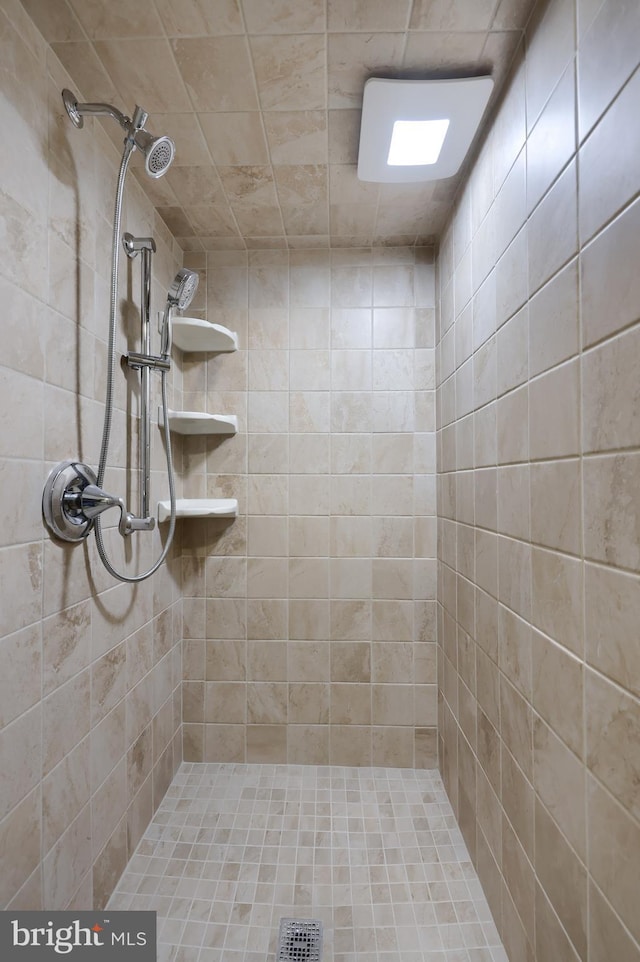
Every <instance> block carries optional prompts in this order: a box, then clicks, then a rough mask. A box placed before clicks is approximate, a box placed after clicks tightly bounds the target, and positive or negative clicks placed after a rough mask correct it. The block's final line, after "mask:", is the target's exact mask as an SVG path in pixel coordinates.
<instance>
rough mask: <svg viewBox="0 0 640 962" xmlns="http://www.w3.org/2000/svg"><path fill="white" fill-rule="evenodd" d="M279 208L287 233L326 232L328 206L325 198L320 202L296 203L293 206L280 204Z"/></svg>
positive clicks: (298, 234)
mask: <svg viewBox="0 0 640 962" xmlns="http://www.w3.org/2000/svg"><path fill="white" fill-rule="evenodd" d="M281 208H282V219H283V221H284V229H285V231H286V232H287V235H293V236H300V235H306V236H309V235H311V234H326V233H327V231H328V230H329V207H328V205H327V203H326V200H325V201H324V202H323V203H321V204H298V205H297V206H295V207H288V206H287V205H286V204H281Z"/></svg>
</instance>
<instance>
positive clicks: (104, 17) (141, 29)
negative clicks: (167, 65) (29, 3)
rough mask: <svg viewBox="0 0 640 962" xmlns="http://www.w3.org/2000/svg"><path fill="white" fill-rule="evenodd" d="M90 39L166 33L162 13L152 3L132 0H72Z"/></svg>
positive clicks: (73, 7) (156, 35)
mask: <svg viewBox="0 0 640 962" xmlns="http://www.w3.org/2000/svg"><path fill="white" fill-rule="evenodd" d="M69 4H70V6H71V7H72V9H73V11H74V12H75V15H76V16H77V18H78V20H79V21H80V23H81V24H82V26H83V28H84V29H85V31H86V33H87V36H88V37H89V38H90V39H91V40H109V39H111V38H113V37H163V36H164V30H163V28H162V23H161V21H160V17H159V16H158V14H157V13H156V10H155V7H154V6H153V4H151V3H137V4H135V5H134V4H132V3H131V2H130V0H109V2H108V3H105V2H104V0H69Z"/></svg>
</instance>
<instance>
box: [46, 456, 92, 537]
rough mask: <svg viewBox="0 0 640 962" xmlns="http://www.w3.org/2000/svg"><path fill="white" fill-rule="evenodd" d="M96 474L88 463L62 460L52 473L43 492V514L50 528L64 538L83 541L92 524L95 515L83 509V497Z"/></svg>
mask: <svg viewBox="0 0 640 962" xmlns="http://www.w3.org/2000/svg"><path fill="white" fill-rule="evenodd" d="M97 480H98V479H97V477H96V474H95V472H94V471H93V469H92V468H90V467H89V465H88V464H83V463H82V462H81V461H61V462H60V464H57V465H56V466H55V468H54V469H53V470H52V471H51V473H50V474H49V477H48V478H47V480H46V482H45V485H44V491H43V493H42V514H43V516H44V520H45V522H46V524H47V527H48V528H49V530H50V531H51V532H52V534H54V535H55V536H56V537H57V538H61V539H62V541H82V540H83V539H84V538H86V537H87V536H88V535H89V533H90V532H91V529H92V528H93V518H90V517H87V515H86V514H85V513H84V511H83V510H82V506H81V504H80V498H81V496H82V492H83V491H84V490H85V488H88V487H90V486H91V485H95V484H96V482H97Z"/></svg>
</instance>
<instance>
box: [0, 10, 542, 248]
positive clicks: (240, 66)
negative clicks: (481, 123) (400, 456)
mask: <svg viewBox="0 0 640 962" xmlns="http://www.w3.org/2000/svg"><path fill="white" fill-rule="evenodd" d="M12 2H16V0H12ZM535 2H536V0H22V3H23V6H24V8H25V10H26V11H27V12H28V13H30V14H31V16H32V17H33V19H34V21H35V23H36V26H39V27H40V29H41V30H42V31H43V33H44V35H45V38H46V39H48V40H49V42H51V43H52V49H53V51H54V53H55V54H57V55H58V57H59V58H60V60H61V62H62V67H63V68H64V69H66V71H67V72H68V74H69V75H70V77H71V78H72V84H73V86H74V88H75V89H76V90H77V93H78V96H79V99H80V100H89V101H106V102H109V103H113V104H114V105H115V106H116V107H118V108H119V109H121V110H123V111H124V112H125V113H129V114H130V113H131V111H132V109H133V106H134V104H135V103H141V104H142V105H143V106H144V108H145V109H146V110H148V111H149V113H150V118H149V129H150V130H151V131H152V132H153V133H156V134H162V133H167V134H168V135H169V136H170V137H172V139H173V140H174V141H175V143H176V160H175V163H174V166H173V167H172V168H171V170H170V171H169V173H168V175H167V176H166V177H165V178H161V179H160V180H158V181H151V180H150V179H149V178H148V177H146V175H145V173H144V170H143V168H142V158H141V155H140V154H139V153H138V152H137V151H136V152H135V153H134V156H133V159H132V172H133V174H134V176H135V177H136V181H137V183H139V184H140V186H141V187H142V188H143V189H144V190H145V191H146V192H147V194H148V196H149V198H150V200H151V202H152V203H153V204H154V205H155V206H156V208H157V211H158V215H161V216H162V225H163V227H162V230H163V231H165V230H168V229H171V230H172V231H173V233H174V236H175V237H176V238H177V239H178V242H179V243H180V244H181V245H182V247H183V248H184V249H185V250H195V251H201V250H203V249H207V250H220V251H228V252H230V253H229V254H227V255H226V256H236V255H235V253H233V254H232V253H231V252H236V251H240V252H244V251H245V250H246V248H247V245H249V247H257V248H260V250H262V251H264V250H265V249H266V248H274V249H275V248H280V249H284V248H286V247H288V248H290V249H291V248H296V247H300V248H302V249H305V248H309V247H323V248H324V247H326V245H327V244H329V243H331V245H333V246H335V247H337V248H339V249H340V252H341V253H343V252H344V249H345V248H347V247H348V246H349V245H352V246H353V245H367V244H370V243H372V242H374V243H375V244H382V245H385V246H387V245H399V244H413V243H417V242H419V241H421V240H422V241H423V240H424V239H425V238H427V239H431V240H432V239H433V238H434V237H435V236H436V235H437V233H438V231H439V230H440V229H441V227H442V225H443V223H444V221H445V220H446V218H447V217H448V216H449V213H450V210H451V207H452V204H453V202H454V199H455V196H456V193H457V191H458V189H459V185H460V180H461V178H462V177H463V176H464V170H463V171H462V172H461V173H460V174H459V175H457V176H456V177H453V178H451V179H450V180H448V181H446V182H438V183H434V184H427V185H377V184H369V183H363V182H361V181H359V180H358V178H357V167H356V165H357V160H358V140H359V131H360V117H361V105H362V95H363V88H364V84H365V82H366V80H367V79H368V78H369V77H371V76H387V77H400V76H407V75H408V76H421V77H424V76H425V75H426V76H436V77H437V76H438V75H441V74H442V72H443V71H445V72H447V73H450V72H451V71H456V73H457V72H459V71H465V72H468V73H470V74H472V75H477V74H479V73H489V72H490V73H491V74H492V76H493V77H494V80H495V81H496V88H495V90H494V95H493V99H494V101H495V99H496V98H497V96H498V94H499V87H500V83H501V81H503V80H504V79H505V78H506V76H507V73H508V71H509V69H510V66H511V64H512V62H513V57H514V54H515V52H516V50H517V48H518V45H519V44H520V43H521V41H522V30H523V26H524V23H525V22H526V20H527V18H528V17H529V15H530V13H531V10H532V9H533V7H534V5H535ZM0 3H2V0H0ZM58 74H60V71H59V70H58ZM54 75H55V74H54ZM94 126H95V132H96V133H98V134H100V136H103V134H102V129H104V132H105V133H106V134H107V136H108V140H105V141H104V143H105V144H106V145H108V144H109V142H113V144H114V146H115V148H116V150H120V149H121V145H122V132H121V131H120V129H119V128H118V126H117V125H116V124H113V123H111V121H109V120H108V119H105V120H104V121H101V122H99V123H98V124H97V125H94ZM480 136H481V135H480ZM496 137H497V141H496V142H497V143H498V144H501V145H502V144H503V142H504V141H505V138H504V137H502V136H501V131H500V130H498V131H497V133H496ZM507 147H508V148H509V149H508V150H507V151H506V153H505V152H504V151H502V150H501V152H500V163H501V164H503V163H506V161H507V159H508V156H510V155H511V144H507ZM166 225H169V227H166ZM241 256H244V255H243V254H242V255H241Z"/></svg>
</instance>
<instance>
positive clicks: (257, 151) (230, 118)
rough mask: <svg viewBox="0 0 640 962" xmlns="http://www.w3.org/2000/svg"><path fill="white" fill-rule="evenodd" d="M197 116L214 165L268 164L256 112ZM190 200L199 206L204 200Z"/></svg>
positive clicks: (265, 146)
mask: <svg viewBox="0 0 640 962" xmlns="http://www.w3.org/2000/svg"><path fill="white" fill-rule="evenodd" d="M198 119H199V121H200V125H201V127H202V132H203V134H204V137H205V140H206V142H207V144H208V146H209V150H210V151H211V156H212V157H213V159H214V161H215V163H216V164H219V165H222V166H238V165H243V166H256V167H257V166H263V165H265V164H268V162H269V156H268V150H267V144H266V141H265V137H264V133H263V130H262V125H261V123H260V116H259V114H258V113H257V112H249V111H244V112H237V111H236V112H225V113H223V112H218V113H203V112H201V113H199V114H198ZM193 203H195V204H198V205H199V206H201V205H202V203H203V201H202V200H200V201H194V202H193ZM213 203H216V201H213Z"/></svg>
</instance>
